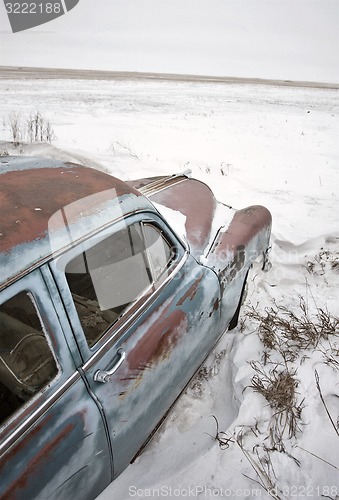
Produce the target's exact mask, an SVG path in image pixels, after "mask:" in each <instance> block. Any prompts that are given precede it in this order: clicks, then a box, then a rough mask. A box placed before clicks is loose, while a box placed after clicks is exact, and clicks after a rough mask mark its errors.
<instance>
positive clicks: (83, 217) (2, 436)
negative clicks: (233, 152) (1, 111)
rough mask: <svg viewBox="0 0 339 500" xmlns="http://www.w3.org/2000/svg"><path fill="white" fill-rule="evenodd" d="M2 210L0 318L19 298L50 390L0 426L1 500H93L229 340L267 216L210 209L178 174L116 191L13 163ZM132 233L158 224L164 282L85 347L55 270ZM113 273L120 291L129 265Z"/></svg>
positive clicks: (58, 171)
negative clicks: (39, 336) (30, 317)
mask: <svg viewBox="0 0 339 500" xmlns="http://www.w3.org/2000/svg"><path fill="white" fill-rule="evenodd" d="M0 212H1V220H0V308H1V304H3V303H5V302H6V301H7V300H8V298H9V297H14V296H15V294H16V293H17V292H18V291H20V290H26V292H27V291H28V292H29V294H31V295H32V296H33V297H34V301H35V304H36V308H37V312H38V316H39V318H40V321H41V323H42V325H43V328H44V331H45V332H46V337H47V339H48V342H49V346H50V349H51V351H52V352H53V353H54V354H53V355H54V357H55V359H56V362H57V366H58V375H57V376H56V377H54V378H53V380H51V382H50V383H48V384H47V385H46V386H45V387H43V389H41V390H39V391H38V393H36V394H35V395H34V397H31V398H30V399H28V400H27V402H26V403H25V404H23V405H22V406H21V407H19V409H18V410H15V412H14V413H13V414H12V415H10V417H8V418H6V419H5V420H4V421H0V497H1V498H2V497H4V498H18V499H20V498H24V499H25V500H27V499H30V498H32V499H36V498H51V499H52V498H71V497H74V496H76V497H78V496H81V498H89V499H90V498H94V497H95V496H96V495H97V494H98V493H99V492H100V491H101V490H102V489H103V488H104V487H106V486H107V484H108V483H109V482H110V481H111V480H112V479H113V478H115V477H116V476H117V475H119V474H120V473H121V472H122V471H123V470H124V468H126V467H127V465H128V463H129V462H130V461H131V460H132V459H133V457H134V456H135V454H136V453H137V452H138V450H139V449H140V448H141V447H142V446H143V444H144V443H145V441H147V439H148V438H149V436H150V435H151V433H152V432H153V431H154V429H155V428H156V426H157V425H158V423H159V422H160V421H161V420H162V418H163V416H164V415H165V414H166V412H167V411H168V409H169V408H170V407H171V405H172V404H173V402H174V401H175V399H176V398H177V397H178V396H179V394H180V393H181V392H182V390H183V389H184V387H185V386H186V384H187V383H188V381H189V380H190V378H191V377H192V376H193V375H194V373H195V372H196V370H197V369H198V368H199V366H200V364H201V363H202V362H203V360H204V359H205V358H206V356H207V355H208V353H209V352H210V351H211V349H212V347H213V346H214V345H215V343H216V342H217V341H218V339H219V338H220V336H221V335H222V334H223V333H224V331H225V330H227V328H228V325H229V324H230V321H231V319H232V317H233V315H234V314H235V311H236V310H237V307H238V304H239V301H240V297H241V293H242V289H243V285H244V281H245V279H246V276H247V273H248V270H249V268H250V267H251V265H252V263H253V261H254V260H256V259H257V258H258V257H259V256H260V255H261V254H265V253H266V252H267V249H268V246H269V237H270V230H271V215H270V213H269V211H268V210H267V209H265V208H264V207H260V206H255V207H248V208H247V209H244V210H235V209H233V208H231V207H228V206H227V205H223V204H220V203H219V202H217V201H216V199H215V197H214V195H213V193H212V192H211V190H210V189H209V188H208V187H207V186H206V185H205V184H204V183H202V182H200V181H197V180H194V179H189V178H188V177H187V176H186V175H185V174H179V175H175V176H162V177H156V178H155V177H153V178H150V179H139V180H136V181H130V182H128V183H127V182H123V181H120V180H118V179H116V178H114V177H112V176H110V175H109V174H106V173H104V172H99V171H97V170H94V169H90V168H87V167H84V166H80V165H76V164H73V163H63V162H60V161H57V160H46V159H42V158H22V157H6V158H1V159H0ZM134 223H138V224H140V227H144V225H146V226H147V225H153V226H154V228H155V227H156V228H157V231H158V233H159V235H161V238H164V241H166V242H167V243H168V245H169V248H171V249H172V250H171V252H172V253H171V257H170V258H169V259H170V260H168V262H167V263H166V266H167V267H166V272H165V271H164V273H163V274H161V275H159V277H155V278H154V277H152V281H151V285H150V286H149V288H145V289H143V291H142V293H140V295H136V296H135V299H134V300H133V301H131V302H130V303H129V304H127V305H126V304H124V303H123V302H121V303H120V304H122V305H123V309H122V312H121V313H119V314H118V316H117V317H116V319H114V320H110V322H109V326H108V327H105V328H106V330H105V329H104V330H103V332H102V335H101V336H100V338H98V339H96V341H95V343H94V344H91V343H90V342H89V340H88V338H87V337H86V332H85V330H84V328H85V327H84V325H83V324H82V322H81V318H80V316H79V314H80V313H79V311H78V309H77V308H76V305H75V299H74V293H73V294H72V291H71V287H70V282H69V281H67V279H66V268H67V265H68V263H70V262H73V260H74V259H75V257H77V256H78V257H79V256H81V257H83V259H84V263H85V264H86V262H87V261H86V259H87V253H86V252H87V251H88V250H90V249H91V248H96V245H99V246H100V244H101V243H102V242H105V241H106V240H107V241H111V240H109V238H111V237H113V238H114V236H115V235H116V234H118V232H119V231H120V230H121V228H122V227H125V228H129V227H132V225H133V224H134ZM143 230H144V229H143ZM143 230H142V231H143ZM140 231H141V230H140ZM142 231H141V232H142ZM126 234H127V232H126ZM140 234H141V233H140ZM159 238H160V236H159ZM161 238H160V239H161ZM112 241H113V240H112ZM145 241H146V240H145ZM116 244H117V240H114V245H116ZM118 246H119V244H118ZM131 248H132V247H131ZM145 248H146V247H145ZM145 252H146V250H145ZM169 252H170V250H169ZM108 253H109V252H108ZM126 260H127V259H126ZM119 262H120V261H119V260H117V261H114V265H115V264H116V263H118V264H119ZM145 262H146V261H145ZM86 266H88V263H87V264H86ZM86 266H85V267H86ZM120 269H123V271H121V273H120V274H121V277H120V278H119V279H120V280H121V281H118V283H120V284H119V286H114V289H115V288H116V289H117V290H118V292H119V293H120V286H123V280H124V277H125V274H124V272H125V270H126V271H127V267H120ZM145 269H146V270H147V272H150V269H151V264H150V263H149V262H148V264H146V263H145ZM154 269H155V268H154ZM103 270H104V271H103V272H104V273H106V268H105V266H103ZM92 271H95V269H94V268H91V272H92ZM77 272H79V271H75V273H77ZM86 273H87V274H88V275H91V276H92V275H93V276H94V274H95V273H93V272H92V274H91V273H90V271H89V270H88V269H87V267H86ZM107 273H108V271H107ZM107 273H106V275H105V274H100V276H101V278H100V279H104V280H105V279H107V283H108V284H106V285H105V286H104V285H102V287H103V288H102V289H103V290H104V291H105V293H106V291H108V292H109V291H110V290H112V288H111V289H109V288H107V287H109V286H111V284H112V283H116V281H114V282H113V281H110V280H111V279H112V278H111V277H110V276H108V274H107ZM112 276H114V275H112ZM131 276H132V274H129V280H130V282H134V281H135V277H134V275H133V278H132V279H131ZM152 276H153V275H152ZM93 279H94V278H93ZM126 281H127V283H128V280H126ZM114 293H115V291H112V292H111V293H109V295H114ZM88 300H89V299H88ZM98 302H99V301H98ZM99 305H100V304H99ZM100 307H101V306H100ZM102 309H104V310H105V309H107V308H106V306H105V307H102ZM0 320H1V310H0ZM112 321H113V322H112ZM1 325H2V332H1V330H0V338H1V334H3V335H4V333H3V332H5V334H6V332H7V327H6V322H2V323H1V321H0V326H1ZM0 347H1V346H0ZM121 350H122V351H123V353H124V355H125V358H124V357H123V356H122V351H121ZM1 362H2V363H3V361H2V358H1V352H0V363H1ZM3 366H5V365H4V363H3ZM0 368H1V366H0ZM113 368H116V371H114V370H113ZM110 372H112V373H110ZM113 372H114V373H113ZM0 375H1V370H0ZM7 389H8V388H7ZM0 397H2V393H1V392H0Z"/></svg>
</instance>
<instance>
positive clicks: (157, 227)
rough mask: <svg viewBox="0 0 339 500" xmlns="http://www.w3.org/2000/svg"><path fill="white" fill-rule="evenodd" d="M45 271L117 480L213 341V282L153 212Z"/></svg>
mask: <svg viewBox="0 0 339 500" xmlns="http://www.w3.org/2000/svg"><path fill="white" fill-rule="evenodd" d="M51 270H52V272H53V274H54V276H55V280H56V282H57V285H58V287H59V290H60V293H61V296H62V299H63V301H64V304H65V307H66V310H67V315H68V317H69V318H70V321H71V323H72V327H73V331H74V335H75V338H76V341H77V344H78V345H79V347H80V350H81V352H82V357H83V359H84V363H83V366H82V370H83V373H84V375H85V377H86V379H87V381H88V384H89V386H90V389H91V391H92V392H93V395H95V397H96V398H97V399H98V401H99V402H100V404H101V405H102V407H103V409H104V412H105V415H106V419H107V426H108V429H109V435H110V439H111V443H112V449H113V462H114V476H115V477H116V476H117V475H118V474H119V473H120V472H122V470H123V469H124V468H125V467H126V466H127V465H128V464H129V462H130V461H131V459H132V458H133V457H134V456H135V454H136V453H137V452H138V450H139V449H140V447H141V446H142V445H143V443H144V442H145V440H147V438H148V436H149V435H150V434H151V432H152V430H153V429H154V428H155V427H156V425H157V424H158V422H159V421H160V420H161V419H162V417H163V416H164V414H165V413H166V411H167V410H168V409H169V407H170V406H171V404H172V403H173V402H174V400H175V399H176V398H177V396H178V395H179V394H180V392H181V391H182V390H183V389H184V387H185V386H186V384H187V382H188V381H189V380H190V378H191V377H192V376H193V374H194V373H195V371H196V370H197V368H198V367H199V365H200V364H201V363H202V361H203V360H204V358H205V357H206V356H207V354H208V353H209V351H210V350H211V348H212V346H213V345H214V344H215V342H216V340H217V339H218V337H219V334H220V332H219V319H220V314H219V310H218V304H219V299H220V289H219V283H218V280H217V277H216V275H215V274H214V273H213V272H212V271H211V270H210V269H207V268H205V267H203V266H200V265H199V264H198V263H197V262H196V261H195V260H194V259H193V257H191V256H190V255H189V253H188V251H187V249H185V248H184V247H183V245H182V243H181V242H180V241H179V240H178V239H177V238H176V236H175V235H174V234H173V233H172V231H171V230H170V229H169V227H168V226H167V224H166V223H165V222H164V221H163V220H162V219H161V218H160V217H158V216H157V215H156V214H152V213H149V214H143V215H141V214H138V215H134V216H131V217H128V218H127V219H125V220H123V221H120V222H118V223H116V224H115V225H114V226H113V228H109V229H107V230H105V231H103V232H102V233H100V234H98V235H96V236H95V237H92V238H90V239H89V240H88V241H86V242H85V243H82V244H81V245H79V246H77V247H75V248H73V249H72V250H71V251H70V252H68V253H66V254H64V255H62V256H61V257H59V258H56V259H55V260H54V262H53V263H52V264H51Z"/></svg>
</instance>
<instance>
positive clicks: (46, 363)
mask: <svg viewBox="0 0 339 500" xmlns="http://www.w3.org/2000/svg"><path fill="white" fill-rule="evenodd" d="M57 373H58V369H57V366H56V362H55V359H54V357H53V354H52V352H51V349H50V347H49V344H48V342H47V339H46V336H45V334H44V331H43V328H42V326H41V322H40V318H39V316H38V313H37V310H36V308H35V306H34V304H33V300H32V298H31V296H30V295H29V293H27V292H21V293H19V294H18V295H16V296H14V297H13V298H11V299H10V300H8V301H7V302H5V303H4V304H2V305H0V424H1V423H2V422H4V421H5V420H6V419H7V418H8V417H9V416H10V415H11V414H12V413H13V412H14V411H15V410H17V409H18V408H20V406H22V405H23V404H24V403H25V402H26V401H28V400H29V399H30V398H31V397H32V396H34V395H35V394H36V393H37V392H38V391H39V390H40V389H42V387H44V386H45V385H46V384H48V382H50V381H51V380H52V379H53V378H54V377H55V376H56V375H57Z"/></svg>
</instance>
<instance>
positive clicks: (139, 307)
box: [49, 211, 188, 362]
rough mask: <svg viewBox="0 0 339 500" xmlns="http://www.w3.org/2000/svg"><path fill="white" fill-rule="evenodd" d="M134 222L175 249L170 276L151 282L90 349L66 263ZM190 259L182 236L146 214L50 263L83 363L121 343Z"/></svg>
mask: <svg viewBox="0 0 339 500" xmlns="http://www.w3.org/2000/svg"><path fill="white" fill-rule="evenodd" d="M135 223H141V224H142V225H143V224H150V225H152V226H154V227H156V228H157V230H158V231H159V233H160V235H161V237H162V238H164V239H165V241H166V242H167V243H168V244H169V247H170V249H171V251H172V252H173V249H174V250H175V254H174V256H173V259H172V262H171V264H170V266H169V268H168V273H162V274H161V276H160V277H159V278H160V279H158V280H156V281H155V282H153V281H152V283H151V284H150V285H149V286H148V287H147V288H146V289H145V290H144V291H143V292H142V293H141V294H140V295H139V296H138V297H137V299H136V301H135V302H134V303H132V304H130V305H129V306H128V307H127V308H126V309H125V310H124V311H123V312H122V314H121V315H120V316H119V317H118V318H117V320H116V321H115V322H114V323H112V324H111V325H110V326H109V327H108V328H107V329H106V330H105V331H104V332H103V334H102V336H101V337H100V339H98V341H97V342H96V343H95V344H93V345H92V346H89V345H88V343H87V339H86V335H85V332H84V330H83V327H82V324H81V321H80V319H79V316H78V313H77V310H76V307H75V304H74V302H73V299H72V294H71V290H70V288H69V286H68V283H67V279H66V276H65V272H64V270H65V268H66V266H67V264H68V263H69V262H70V261H71V260H72V259H73V258H75V257H77V256H78V255H80V254H81V253H82V252H84V251H87V250H88V249H89V248H91V247H93V246H95V244H97V243H100V242H101V241H103V240H105V239H106V238H108V237H109V236H112V235H113V234H115V233H117V232H119V231H120V230H121V229H122V228H124V227H126V226H129V225H132V224H135ZM93 241H95V242H93ZM187 256H188V247H187V246H185V244H184V242H183V241H182V240H181V239H180V238H179V237H177V235H176V234H175V233H174V232H173V231H172V229H171V227H170V226H169V225H168V224H167V222H166V221H165V220H164V219H163V218H162V216H161V215H160V214H158V213H153V212H144V211H143V212H137V213H134V214H131V215H127V216H125V217H121V218H120V219H119V220H117V221H115V222H114V223H113V224H112V225H111V226H109V227H108V228H105V229H103V230H101V231H98V233H96V234H94V235H93V234H92V235H90V236H89V237H88V238H87V239H86V240H84V241H83V242H81V243H78V244H75V245H74V246H73V247H72V248H71V249H69V250H67V251H66V252H64V253H63V254H62V255H60V256H58V257H56V258H55V259H54V260H53V261H51V262H50V263H49V265H50V269H51V272H52V274H53V275H54V279H55V282H56V284H57V287H58V288H59V293H60V296H61V299H62V301H63V303H64V307H65V309H66V314H67V316H68V319H69V322H70V326H71V329H72V330H73V334H74V336H75V339H76V342H77V344H78V347H79V350H80V353H81V357H82V359H83V360H84V362H87V361H88V360H89V359H90V358H91V357H92V356H93V354H95V353H96V352H98V351H101V350H102V349H107V348H110V346H111V344H114V343H115V342H117V341H118V339H119V338H120V337H121V336H122V335H123V334H124V333H125V332H126V330H127V329H128V327H129V326H130V325H131V324H132V323H133V322H134V321H136V320H137V318H138V317H139V316H140V315H141V314H142V313H143V312H144V311H145V310H146V309H147V307H148V304H149V303H150V302H151V301H153V300H155V298H156V297H157V296H158V295H159V294H160V292H161V290H162V289H163V288H164V287H165V286H166V284H167V282H168V281H169V280H171V279H173V276H174V274H176V273H177V272H178V271H179V270H180V269H181V267H182V265H183V264H184V262H185V261H186V258H187ZM154 283H156V284H157V286H156V287H154Z"/></svg>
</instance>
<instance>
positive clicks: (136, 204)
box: [0, 156, 154, 288]
mask: <svg viewBox="0 0 339 500" xmlns="http://www.w3.org/2000/svg"><path fill="white" fill-rule="evenodd" d="M138 210H154V208H153V205H152V204H151V202H150V201H149V200H148V199H147V198H146V197H145V196H143V195H142V194H141V193H140V192H139V191H138V190H136V189H135V188H133V187H132V186H131V185H129V184H127V183H126V182H123V181H121V180H119V179H117V178H115V177H113V176H111V175H109V174H107V173H104V172H101V171H99V170H96V169H93V168H89V167H84V166H82V165H77V164H75V163H71V162H63V161H59V160H54V159H46V158H33V157H22V156H7V157H1V158H0V214H1V218H0V288H4V287H5V286H7V285H8V284H9V283H11V282H12V281H14V280H16V279H17V278H18V276H21V275H23V274H25V273H27V272H29V270H31V269H32V268H34V267H37V266H38V265H39V264H41V263H42V262H44V261H46V260H48V259H50V258H51V256H52V255H56V254H58V253H60V252H61V251H63V250H65V249H66V248H68V247H70V246H74V245H75V244H76V243H78V242H80V241H82V240H83V239H85V238H86V237H88V236H89V235H91V234H93V233H96V232H98V231H99V230H100V229H102V228H105V227H107V226H108V225H110V224H112V222H114V221H115V220H118V219H119V218H121V217H123V216H126V215H128V214H131V213H133V212H136V211H138Z"/></svg>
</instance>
